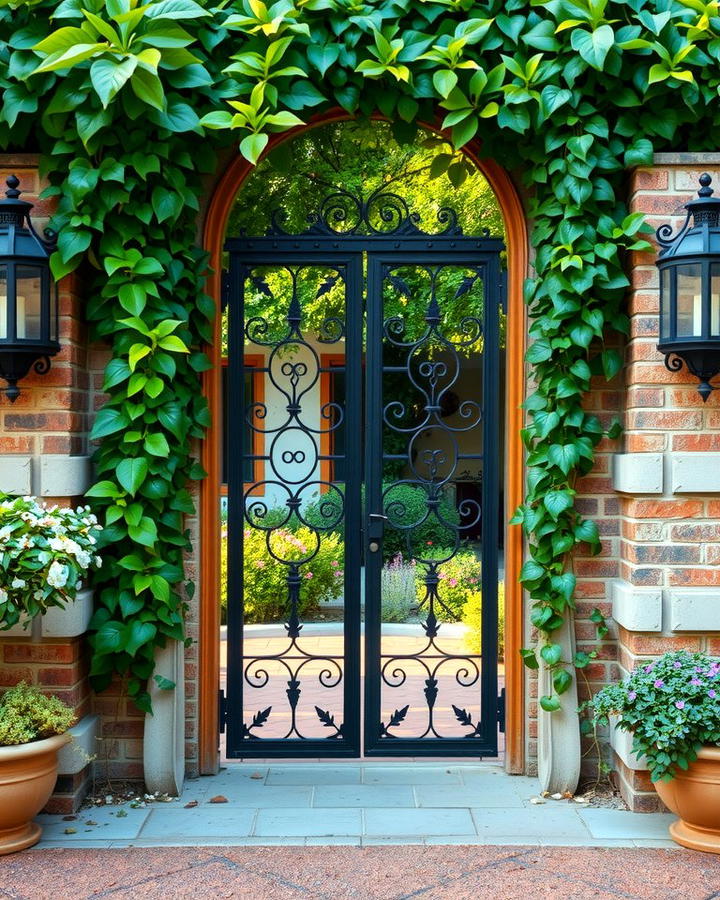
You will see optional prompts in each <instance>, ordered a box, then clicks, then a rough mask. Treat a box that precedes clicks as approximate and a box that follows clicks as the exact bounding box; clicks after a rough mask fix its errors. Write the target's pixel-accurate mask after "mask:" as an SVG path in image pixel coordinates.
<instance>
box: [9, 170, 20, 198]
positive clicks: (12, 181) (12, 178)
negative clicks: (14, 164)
mask: <svg viewBox="0 0 720 900" xmlns="http://www.w3.org/2000/svg"><path fill="white" fill-rule="evenodd" d="M5 184H6V185H7V186H8V190H6V191H5V196H6V197H7V198H8V199H10V200H17V198H18V197H19V196H20V193H21V192H20V191H19V190H18V187H19V185H20V179H19V178H18V177H17V175H9V176H8V177H7V178H6V179H5Z"/></svg>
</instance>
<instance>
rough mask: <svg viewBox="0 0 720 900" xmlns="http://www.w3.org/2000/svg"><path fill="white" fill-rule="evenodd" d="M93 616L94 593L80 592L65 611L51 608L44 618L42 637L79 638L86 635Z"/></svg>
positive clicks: (55, 607) (57, 607)
mask: <svg viewBox="0 0 720 900" xmlns="http://www.w3.org/2000/svg"><path fill="white" fill-rule="evenodd" d="M92 614H93V595H92V591H87V590H86V591H79V592H78V595H77V597H76V598H75V600H73V601H72V602H71V603H68V604H67V606H66V607H65V608H64V609H60V607H59V606H53V607H51V608H50V609H49V610H48V611H47V612H46V613H45V615H44V616H43V617H42V636H43V637H46V638H49V637H53V638H58V637H77V636H78V635H80V634H85V632H86V631H87V628H88V625H89V624H90V619H91V618H92Z"/></svg>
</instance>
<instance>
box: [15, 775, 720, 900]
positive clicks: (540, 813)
mask: <svg viewBox="0 0 720 900" xmlns="http://www.w3.org/2000/svg"><path fill="white" fill-rule="evenodd" d="M538 791H539V786H538V783H537V781H536V780H535V779H533V778H525V777H513V776H509V775H506V774H505V773H504V772H503V771H502V769H500V767H498V766H496V765H490V764H486V763H484V764H479V765H478V764H472V763H466V764H459V763H458V762H457V761H453V762H451V763H438V762H437V761H433V762H432V763H427V762H412V763H387V762H384V763H380V762H362V763H357V762H338V763H333V764H329V763H327V762H323V763H294V764H290V763H282V764H270V765H267V764H263V765H254V764H251V763H242V764H237V763H236V764H231V765H229V766H228V768H227V769H226V770H224V771H223V772H222V773H221V774H220V775H218V776H216V777H210V778H201V779H198V780H197V781H193V782H189V783H188V785H187V788H186V790H185V792H184V794H183V796H182V798H181V799H180V800H174V801H172V802H170V803H151V804H150V805H149V806H147V807H146V808H144V809H133V808H131V807H130V806H129V805H127V806H126V807H119V806H108V807H98V808H95V809H91V810H86V811H84V812H82V813H81V814H79V816H78V818H77V819H76V820H73V821H68V820H67V819H65V818H63V817H62V816H41V817H40V818H39V821H40V822H42V824H43V825H44V837H43V841H42V844H40V845H39V846H41V847H46V848H51V847H55V848H57V847H73V848H79V847H93V848H117V847H129V846H135V847H157V846H171V847H172V846H176V847H182V846H194V847H199V846H218V847H220V846H241V845H242V846H248V845H270V844H272V845H279V844H282V845H307V846H312V845H330V844H334V845H343V844H344V845H353V846H369V845H373V844H496V845H505V844H512V845H518V844H521V845H523V846H526V847H532V846H534V847H540V846H558V845H560V846H581V847H616V848H619V847H654V848H658V847H661V848H674V847H675V845H674V844H672V843H671V842H670V840H669V838H668V834H667V827H668V824H669V822H671V821H672V816H669V815H661V814H652V815H638V814H633V813H630V812H626V811H623V810H616V809H602V808H588V807H587V806H583V805H581V804H578V803H575V802H574V801H567V800H562V801H556V800H552V799H548V800H547V801H546V802H545V803H543V804H533V803H531V802H530V800H531V798H532V797H536V796H537V794H538ZM213 800H214V801H215V802H213ZM225 801H227V802H225ZM0 885H2V887H4V885H3V884H2V879H0ZM717 888H718V889H720V878H719V879H718V884H717ZM0 894H2V891H1V890H0Z"/></svg>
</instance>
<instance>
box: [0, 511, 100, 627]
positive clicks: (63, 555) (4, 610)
mask: <svg viewBox="0 0 720 900" xmlns="http://www.w3.org/2000/svg"><path fill="white" fill-rule="evenodd" d="M100 531H101V527H100V526H99V525H98V523H97V519H96V518H95V516H94V515H93V514H92V513H91V512H90V507H89V506H84V507H83V506H79V507H78V508H77V509H76V510H73V509H61V508H59V507H57V506H53V507H50V508H48V507H47V505H46V504H44V503H43V504H40V503H38V501H37V500H36V498H35V497H18V498H13V497H6V496H2V495H0V630H3V629H6V628H11V627H12V626H13V625H15V624H16V623H17V622H18V621H19V619H20V617H21V616H27V617H28V618H29V619H32V618H33V617H34V616H37V615H40V614H42V613H44V612H45V611H46V610H47V609H48V607H50V606H60V607H63V606H65V604H66V603H67V602H68V601H69V600H74V599H75V596H76V594H77V592H78V591H79V590H80V589H81V588H82V584H83V582H82V579H83V577H84V576H85V573H86V572H87V571H88V570H90V569H93V568H100V566H101V565H102V560H101V559H100V557H99V556H98V555H97V553H96V551H95V545H96V543H97V538H98V534H99V532H100Z"/></svg>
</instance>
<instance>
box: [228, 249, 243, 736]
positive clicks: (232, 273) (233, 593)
mask: <svg viewBox="0 0 720 900" xmlns="http://www.w3.org/2000/svg"><path fill="white" fill-rule="evenodd" d="M244 275H245V266H244V265H243V264H242V263H241V262H240V260H239V259H238V257H237V256H235V255H234V254H232V253H231V254H230V269H229V291H228V305H227V310H228V353H229V356H230V359H229V360H228V380H227V396H226V397H225V402H226V403H227V408H228V415H227V416H226V420H227V427H228V442H227V446H228V447H229V448H236V452H230V453H229V454H228V459H227V460H226V465H227V479H228V517H227V532H228V534H227V541H226V548H227V555H228V558H227V573H228V578H227V668H226V671H227V684H226V688H225V690H226V694H227V702H228V708H230V707H232V708H235V709H237V710H242V708H243V655H244V653H243V575H242V572H243V516H244V506H245V498H244V490H243V458H244V455H245V453H246V452H248V448H246V447H245V446H244V441H245V431H246V429H245V428H244V427H243V422H244V421H245V373H244V369H245V286H244ZM241 729H242V716H230V717H229V721H228V723H227V728H226V739H227V742H228V744H229V745H230V746H232V745H233V744H239V742H240V734H241Z"/></svg>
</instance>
